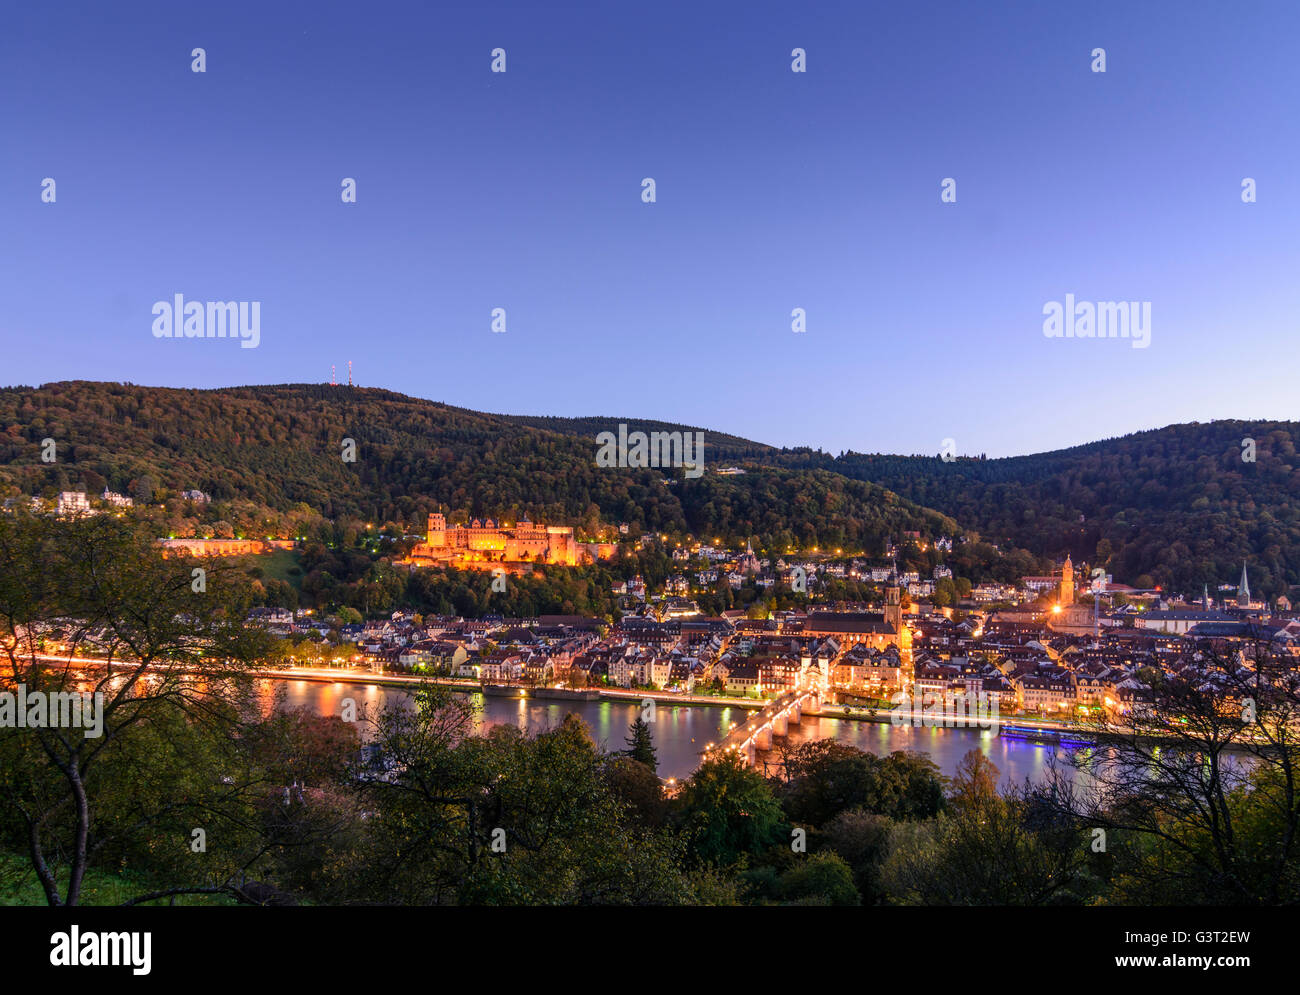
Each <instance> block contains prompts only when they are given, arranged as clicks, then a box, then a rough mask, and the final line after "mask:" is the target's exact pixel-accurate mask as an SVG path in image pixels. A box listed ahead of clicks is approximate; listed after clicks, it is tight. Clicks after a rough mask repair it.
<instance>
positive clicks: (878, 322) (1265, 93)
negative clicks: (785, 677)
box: [0, 2, 1300, 456]
mask: <svg viewBox="0 0 1300 995" xmlns="http://www.w3.org/2000/svg"><path fill="white" fill-rule="evenodd" d="M191 7H192V8H193V9H190V8H191ZM1132 8H1139V9H1132ZM3 20H4V23H3V28H2V29H0V339H2V341H3V350H0V384H38V383H44V382H48V381H53V380H68V379H93V380H121V381H130V382H133V383H140V384H151V385H167V386H195V387H215V386H225V385H234V384H249V383H284V382H312V381H327V380H328V378H329V369H330V364H331V363H334V364H337V365H338V367H339V369H340V371H345V370H346V364H347V361H348V360H349V359H351V360H352V361H353V362H354V364H355V370H356V378H357V381H358V382H359V383H361V384H362V385H365V386H378V387H385V388H389V389H392V390H397V391H401V392H404V393H408V394H412V395H416V396H420V397H427V398H433V399H436V400H440V401H446V402H448V403H451V404H456V405H463V406H466V407H471V408H477V409H480V410H487V411H507V412H516V413H531V414H560V415H622V416H630V417H646V418H660V419H665V420H671V421H679V422H685V423H690V424H695V425H702V426H704V427H706V428H712V429H716V430H720V431H728V432H733V433H735V434H738V435H743V436H747V437H750V438H754V439H759V440H762V441H765V442H770V443H773V444H777V445H812V446H814V447H818V446H820V447H821V448H823V449H826V450H830V451H836V452H838V451H839V450H841V449H848V448H852V449H856V450H859V451H865V452H875V451H886V452H904V453H912V452H924V453H934V452H937V451H939V448H940V445H941V442H942V440H943V439H945V438H948V437H951V438H953V439H955V440H956V443H957V448H958V450H959V451H961V452H968V453H978V452H986V453H988V454H989V455H990V456H1001V455H1011V454H1017V453H1026V452H1035V451H1041V450H1045V449H1052V448H1058V447H1062V446H1067V445H1073V444H1077V443H1080V442H1084V441H1088V440H1091V439H1095V438H1100V437H1106V436H1113V435H1120V434H1124V433H1126V432H1130V431H1136V430H1140V429H1144V428H1152V427H1157V426H1161V425H1166V424H1170V423H1173V422H1182V421H1193V420H1199V421H1207V420H1211V419H1215V418H1229V417H1240V418H1295V417H1296V413H1295V412H1296V398H1297V390H1296V387H1295V381H1296V363H1295V360H1296V355H1297V350H1296V348H1295V345H1294V343H1295V338H1296V335H1297V331H1298V329H1297V325H1298V321H1297V316H1300V247H1298V246H1300V176H1298V175H1297V167H1298V166H1300V112H1298V110H1297V108H1300V101H1298V99H1297V98H1298V97H1300V57H1297V51H1298V48H1297V45H1298V43H1300V5H1298V4H1296V3H1294V2H1285V3H1282V2H1278V3H1257V2H1251V3H1249V4H1244V5H1229V4H1224V3H1218V2H1216V3H1177V4H1173V3H1162V4H1156V3H1144V4H1133V3H1130V2H1118V3H1098V2H1089V3H1086V4H1084V3H1065V2H1047V3H1043V2H1032V3H1031V2H1025V3H998V4H967V3H961V4H958V3H955V2H948V3H906V4H883V3H871V4H867V3H846V4H842V5H831V4H809V3H802V2H798V3H795V2H792V3H782V4H761V3H745V4H709V3H686V4H669V3H656V4H631V3H606V4H594V3H593V4H562V5H558V6H552V5H550V4H526V5H524V4H521V5H517V6H511V5H501V4H494V3H476V4H473V5H469V4H465V5H460V6H452V7H442V6H440V5H435V4H428V3H419V4H390V3H382V2H372V3H366V4H338V5H330V4H323V3H318V4H301V5H293V6H292V7H290V6H289V5H287V4H272V3H266V2H259V3H225V2H223V3H221V4H215V3H213V4H205V5H203V9H199V8H198V6H197V5H189V4H185V5H182V4H174V3H160V4H156V5H155V4H141V3H123V4H100V3H94V4H91V3H83V4H60V3H57V2H56V3H43V4H33V5H25V6H22V7H16V6H11V7H10V8H9V10H8V11H7V12H6V13H5V15H4V19H3ZM196 46H201V47H203V48H205V49H206V51H207V72H206V73H205V74H195V73H192V72H191V71H190V61H191V60H190V51H191V49H192V48H194V47H196ZM498 46H500V47H503V48H505V49H506V51H507V60H508V71H507V72H506V73H505V74H493V73H491V72H490V71H489V65H490V56H489V53H490V52H491V50H492V49H493V48H495V47H498ZM796 46H798V47H802V48H804V49H806V50H807V53H808V56H807V58H808V72H807V73H805V74H795V73H792V72H791V71H790V61H791V59H790V52H791V49H793V48H794V47H796ZM1098 46H1100V47H1104V48H1105V49H1106V52H1107V72H1106V73H1105V74H1097V73H1093V72H1091V71H1090V62H1091V56H1090V53H1091V51H1092V49H1093V48H1094V47H1098ZM47 176H49V177H53V178H55V180H56V181H57V184H58V188H57V189H58V200H57V203H55V204H44V203H42V202H41V199H40V192H41V190H40V184H41V180H42V179H43V178H44V177H47ZM345 176H350V177H355V178H356V180H357V183H358V203H357V204H355V205H344V204H342V203H341V202H340V197H339V191H340V181H341V179H342V178H343V177H345ZM646 176H649V177H654V179H655V180H656V182H657V186H658V202H657V203H655V204H652V205H647V204H643V203H642V202H641V179H642V178H643V177H646ZM949 176H950V177H954V178H955V179H956V180H957V192H958V199H957V203H956V204H942V203H940V198H939V192H940V181H941V180H942V178H944V177H949ZM1243 177H1253V178H1255V180H1256V181H1257V183H1258V203H1255V204H1249V205H1248V204H1243V203H1242V201H1241V181H1242V178H1243ZM176 293H182V294H184V295H185V296H186V298H187V299H191V300H245V301H252V300H257V301H261V302H262V331H261V346H260V347H259V348H257V349H241V348H239V347H238V345H237V344H236V343H233V342H229V341H215V340H213V341H192V340H180V341H166V340H158V339H155V338H154V337H153V335H152V334H151V331H150V327H151V323H152V320H153V319H152V314H151V308H152V305H153V303H154V302H155V301H158V300H170V299H171V297H172V295H173V294H176ZM1067 293H1072V294H1074V295H1075V296H1076V298H1078V299H1081V300H1102V301H1105V300H1144V301H1151V302H1152V319H1153V331H1152V343H1151V346H1150V348H1148V349H1145V350H1138V349H1133V348H1131V345H1130V343H1129V342H1127V341H1120V340H1112V341H1086V340H1051V339H1047V338H1045V337H1044V336H1043V333H1042V322H1043V317H1042V308H1043V305H1044V303H1045V302H1047V301H1051V300H1062V299H1064V296H1065V294H1067ZM494 307H504V308H506V309H507V314H508V331H507V332H506V333H505V334H504V335H497V334H493V333H492V331H491V329H490V312H491V310H492V309H493V308H494ZM794 307H802V308H805V309H806V311H807V314H808V331H807V333H806V334H803V335H797V334H795V333H793V332H792V331H791V328H790V311H791V309H792V308H794Z"/></svg>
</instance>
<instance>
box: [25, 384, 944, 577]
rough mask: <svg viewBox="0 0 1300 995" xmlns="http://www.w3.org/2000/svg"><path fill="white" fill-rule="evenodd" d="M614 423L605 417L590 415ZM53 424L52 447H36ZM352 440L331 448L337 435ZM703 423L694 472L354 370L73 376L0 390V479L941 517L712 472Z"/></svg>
mask: <svg viewBox="0 0 1300 995" xmlns="http://www.w3.org/2000/svg"><path fill="white" fill-rule="evenodd" d="M616 428H617V422H612V423H611V424H607V425H603V426H602V429H601V430H605V429H610V430H614V429H616ZM47 438H49V439H53V440H54V441H55V444H56V446H57V461H56V462H54V463H45V462H42V459H41V455H42V445H41V444H42V440H44V439H47ZM345 439H352V440H355V442H356V461H355V462H345V461H344V459H343V455H344V440H345ZM709 445H710V437H709V434H708V433H707V432H706V434H705V446H706V455H705V465H706V467H707V468H708V471H709V472H706V473H705V474H704V475H703V476H701V477H699V478H697V479H689V478H686V477H685V476H684V475H683V474H682V472H681V471H680V470H666V471H665V470H656V469H618V468H602V467H598V466H597V465H596V462H595V453H596V448H597V447H596V442H595V437H594V434H593V435H592V436H591V437H585V436H581V435H574V434H562V433H559V432H552V431H547V430H545V429H542V428H536V427H533V426H530V425H525V424H520V423H517V422H515V421H512V420H511V419H509V418H504V417H501V416H496V415H487V414H481V413H479V412H475V411H468V410H465V409H461V408H453V407H449V406H447V405H445V404H439V403H436V402H433V401H425V400H420V399H416V398H410V397H405V396H403V395H400V394H394V393H391V392H388V391H383V390H375V389H369V388H365V389H363V388H349V387H331V386H328V385H323V384H322V385H315V384H297V385H277V386H262V387H238V388H229V389H221V390H207V391H204V390H179V389H171V388H160V387H139V386H134V385H130V384H113V383H90V382H84V381H78V382H67V383H55V384H46V385H44V386H42V387H40V388H31V387H14V388H7V389H4V390H0V487H3V488H5V489H6V492H7V496H12V495H18V494H41V493H45V494H47V495H48V494H53V493H54V492H55V491H58V490H65V489H75V488H76V487H77V486H79V485H81V484H85V485H86V489H87V490H88V491H90V492H92V493H98V492H99V491H101V490H102V489H103V488H104V487H105V486H107V487H109V488H110V489H112V490H115V491H118V492H121V493H125V494H128V495H133V496H150V495H151V496H155V497H157V496H164V497H165V496H167V495H168V494H172V495H174V494H176V493H178V492H179V491H181V490H186V489H190V488H198V489H199V490H202V491H204V492H205V493H207V494H210V495H211V496H212V497H213V499H214V501H236V500H242V501H251V502H255V503H258V504H261V505H264V506H266V507H268V508H271V509H276V510H280V511H284V510H288V509H290V508H293V507H296V506H300V505H307V506H309V507H311V508H314V509H317V510H319V511H320V512H321V513H322V514H324V515H325V516H327V517H331V518H335V517H356V518H360V519H362V520H375V521H380V522H382V521H386V520H394V521H401V522H406V523H408V524H410V525H412V526H413V527H415V528H418V529H419V530H421V531H422V530H423V517H424V515H425V514H427V513H428V512H430V511H437V510H443V511H445V512H447V513H449V515H450V516H451V517H452V518H453V520H455V519H458V518H465V517H468V516H471V515H473V516H493V517H499V518H508V519H510V518H518V517H521V516H522V515H523V514H525V513H527V514H529V515H530V516H531V517H532V518H533V519H534V520H544V521H550V522H567V523H573V524H577V525H579V526H586V531H587V533H588V534H590V533H591V532H593V531H594V530H595V527H596V526H597V524H598V523H601V522H603V523H622V522H626V523H628V524H629V525H632V526H634V527H635V528H637V529H647V530H661V531H669V532H690V533H693V534H695V535H701V536H706V535H707V536H715V537H720V538H729V539H737V538H742V537H746V536H755V537H760V538H761V540H762V541H763V543H764V544H765V545H768V546H770V547H771V548H781V547H783V546H787V545H799V546H803V547H810V546H823V547H843V548H845V549H855V550H857V549H862V550H867V551H873V552H874V551H879V550H880V549H882V548H883V544H884V542H885V540H886V539H887V538H888V537H890V536H895V537H896V536H899V535H900V534H901V533H902V532H903V531H907V530H916V531H920V532H921V533H923V534H925V535H934V534H952V533H954V532H955V531H957V528H958V527H957V524H956V523H955V522H953V521H952V520H950V519H947V518H945V517H944V516H942V515H939V514H937V513H935V512H932V511H929V510H927V509H923V508H920V507H917V506H915V505H913V504H912V503H910V502H908V501H904V500H901V499H900V498H898V497H897V496H896V495H894V494H891V493H888V492H887V491H885V490H884V489H882V488H880V487H878V486H876V485H874V484H872V483H869V482H865V481H855V480H849V479H846V478H845V477H843V476H841V475H838V474H834V473H830V472H827V471H825V470H811V471H809V470H795V469H788V468H783V467H773V468H771V469H767V470H762V471H756V472H753V473H749V474H745V475H743V476H731V477H724V476H719V475H717V474H716V473H713V472H712V470H713V469H714V468H715V466H716V464H715V463H714V462H713V456H712V455H711V453H710V451H709V448H708V447H709Z"/></svg>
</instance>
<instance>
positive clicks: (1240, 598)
mask: <svg viewBox="0 0 1300 995" xmlns="http://www.w3.org/2000/svg"><path fill="white" fill-rule="evenodd" d="M1237 607H1238V608H1249V607H1250V580H1249V579H1248V578H1247V577H1246V564H1245V563H1242V565H1241V583H1240V584H1238V585H1237Z"/></svg>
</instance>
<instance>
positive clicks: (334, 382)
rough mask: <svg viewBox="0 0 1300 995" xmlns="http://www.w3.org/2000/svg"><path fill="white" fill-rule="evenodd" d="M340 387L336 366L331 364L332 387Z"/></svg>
mask: <svg viewBox="0 0 1300 995" xmlns="http://www.w3.org/2000/svg"><path fill="white" fill-rule="evenodd" d="M338 385H339V381H338V378H337V377H336V376H335V375H334V364H333V363H330V386H331V387H337V386H338Z"/></svg>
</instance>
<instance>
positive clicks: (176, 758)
mask: <svg viewBox="0 0 1300 995" xmlns="http://www.w3.org/2000/svg"><path fill="white" fill-rule="evenodd" d="M196 569H201V570H202V571H203V572H202V573H195V572H194V571H195V570H196ZM248 601H249V598H248V590H247V587H246V586H245V585H243V584H242V583H241V579H240V578H239V577H238V576H237V575H233V574H229V573H227V571H225V570H223V569H220V568H217V567H215V566H213V565H211V564H209V565H207V566H206V567H204V568H196V567H195V566H194V565H193V564H190V563H187V562H184V561H181V560H166V559H164V558H163V557H162V555H161V552H160V550H159V548H158V546H157V543H156V542H155V541H153V539H152V537H151V536H149V535H148V534H146V533H145V532H144V531H142V529H141V527H140V526H138V525H137V524H136V523H134V522H132V521H130V520H125V519H118V518H115V517H110V516H99V517H94V518H89V517H82V518H71V519H68V518H45V517H30V516H27V515H23V514H18V515H0V691H4V692H8V693H10V694H13V695H14V696H15V697H18V696H20V695H21V696H23V697H24V698H26V700H27V701H29V702H30V701H32V700H33V699H34V696H40V698H41V700H45V701H48V702H49V703H50V704H51V705H53V704H54V703H56V702H57V703H58V704H59V708H60V715H59V716H58V717H57V720H56V719H55V716H54V715H53V713H51V714H50V715H48V716H47V717H46V718H45V719H44V720H42V721H41V722H39V723H36V724H31V723H29V724H27V725H26V727H24V728H15V727H12V726H10V727H7V728H4V729H3V730H0V797H3V799H4V801H5V805H4V806H2V807H3V809H4V811H5V812H6V816H4V817H3V820H2V821H0V826H3V829H4V831H5V832H6V834H7V836H8V838H9V842H10V843H11V844H15V843H18V842H19V841H21V849H22V850H23V851H24V852H25V853H26V855H27V857H28V859H29V860H30V862H31V865H32V869H33V872H34V873H35V875H36V878H37V880H38V881H39V882H40V885H41V888H42V890H43V892H44V894H45V897H46V901H47V902H48V903H49V904H51V905H76V904H78V903H79V902H80V900H81V893H82V884H83V881H84V878H85V874H86V871H87V869H88V868H89V867H90V866H91V864H92V862H93V861H94V860H95V859H96V858H97V857H98V856H100V855H102V854H104V853H107V852H111V851H114V850H116V851H117V852H119V853H122V852H127V851H129V850H131V849H132V847H133V846H134V845H135V842H136V841H139V840H142V839H147V838H150V837H151V834H157V833H159V832H162V833H164V834H165V835H166V836H167V845H168V846H170V847H174V848H175V851H176V852H177V853H180V852H186V851H187V850H188V852H191V853H193V852H196V851H194V850H193V849H192V847H191V846H190V839H191V836H192V829H191V827H194V828H203V827H212V826H215V825H216V823H218V822H225V823H226V824H228V826H230V827H236V826H241V825H246V824H247V822H246V816H247V806H248V804H249V802H250V799H251V794H250V792H252V791H253V790H254V788H253V783H252V782H254V781H255V780H257V775H256V774H254V773H251V772H249V771H248V770H246V769H244V765H243V764H242V761H241V759H240V758H239V757H238V755H237V750H236V748H235V745H234V744H235V737H234V733H233V730H234V728H235V726H236V725H237V723H238V721H239V717H240V715H241V710H246V709H247V707H248V703H249V702H248V685H247V683H246V682H242V681H240V680H239V677H240V675H241V674H243V673H244V672H245V671H246V670H247V668H248V667H249V666H250V665H251V664H252V663H253V662H254V661H255V660H257V659H259V658H260V657H261V656H262V655H264V654H265V652H266V651H267V649H268V640H267V637H265V636H264V635H263V634H262V633H260V632H257V631H254V630H249V629H247V628H245V626H244V625H243V620H244V617H245V615H246V611H247V607H248ZM87 658H91V662H86V659H87ZM196 669H202V670H203V672H204V676H203V678H202V679H196V677H195V674H194V671H195V670H196ZM81 692H86V693H87V694H88V695H89V696H90V697H89V698H88V699H83V698H82V696H81ZM78 712H80V718H81V722H80V725H79V726H74V725H72V724H71V722H70V721H69V720H70V719H72V717H73V716H74V715H76V714H77V713H78ZM88 725H93V726H94V728H93V729H88V728H86V726H88ZM163 730H167V733H166V734H165V735H164V734H163ZM151 751H152V752H151ZM198 812H202V813H204V815H203V817H202V821H196V820H197V819H198V816H197V815H196V813H198ZM231 839H232V840H235V841H237V842H235V843H234V845H233V846H232V847H231V848H230V850H229V851H228V852H230V853H232V854H233V853H239V854H241V857H240V858H238V859H237V860H236V863H239V864H244V861H245V858H247V860H248V862H249V863H252V862H255V861H256V859H257V856H258V853H259V847H258V846H257V844H256V843H255V842H252V841H250V840H248V839H247V838H246V837H245V835H244V834H243V833H241V832H236V831H235V830H233V829H232V836H231ZM245 866H247V864H245ZM230 870H231V867H230V865H228V864H226V865H219V863H218V862H217V861H209V862H207V863H206V864H205V865H203V866H202V868H201V869H199V868H194V869H193V871H192V873H190V874H189V875H188V878H189V881H188V882H187V883H184V884H181V885H179V886H177V887H175V888H172V889H167V890H166V893H167V894H178V893H181V892H184V891H207V892H215V891H221V890H226V891H229V890H230V888H231V887H232V886H233V883H232V880H231V878H230V874H229V873H228V872H229V871H230ZM200 882H204V883H200Z"/></svg>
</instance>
